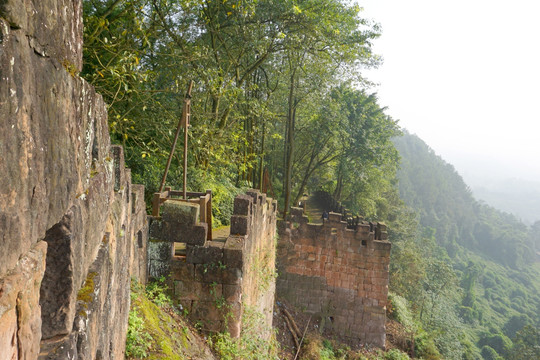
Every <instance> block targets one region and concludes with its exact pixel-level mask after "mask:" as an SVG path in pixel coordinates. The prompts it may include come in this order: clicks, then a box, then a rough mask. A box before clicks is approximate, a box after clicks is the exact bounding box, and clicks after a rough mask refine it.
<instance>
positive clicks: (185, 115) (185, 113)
mask: <svg viewBox="0 0 540 360" xmlns="http://www.w3.org/2000/svg"><path fill="white" fill-rule="evenodd" d="M191 89H193V80H191V81H190V82H189V86H188V91H187V93H186V97H185V98H184V108H183V109H182V117H181V119H180V121H179V122H178V126H177V127H176V133H175V135H174V141H173V144H172V147H171V152H170V153H169V159H168V160H167V165H166V166H165V171H164V173H163V178H162V179H161V185H160V186H159V192H162V191H163V187H164V186H165V181H166V180H167V173H168V172H169V168H170V166H171V160H172V157H173V155H174V149H175V148H176V143H177V142H178V135H180V129H181V128H182V127H185V131H184V132H185V136H184V139H185V142H184V199H186V190H185V189H186V179H187V176H186V169H187V156H186V154H187V127H188V125H189V116H190V114H191V108H190V107H191ZM186 107H187V108H186Z"/></svg>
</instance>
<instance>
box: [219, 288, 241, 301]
mask: <svg viewBox="0 0 540 360" xmlns="http://www.w3.org/2000/svg"><path fill="white" fill-rule="evenodd" d="M223 297H224V298H225V300H226V301H227V302H229V303H232V302H238V303H240V302H241V301H242V287H241V286H240V285H227V284H224V285H223Z"/></svg>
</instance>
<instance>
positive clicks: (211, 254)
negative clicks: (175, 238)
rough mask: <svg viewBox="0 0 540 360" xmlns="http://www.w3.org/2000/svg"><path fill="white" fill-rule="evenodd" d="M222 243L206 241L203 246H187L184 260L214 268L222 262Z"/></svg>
mask: <svg viewBox="0 0 540 360" xmlns="http://www.w3.org/2000/svg"><path fill="white" fill-rule="evenodd" d="M223 245H224V244H223V243H222V242H219V241H208V242H207V243H206V244H205V245H204V246H196V245H195V246H194V245H189V244H188V246H187V255H186V261H187V262H188V263H190V264H204V265H205V266H207V267H208V268H214V267H217V266H219V265H220V264H223Z"/></svg>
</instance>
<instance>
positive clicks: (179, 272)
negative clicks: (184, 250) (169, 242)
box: [171, 260, 195, 280]
mask: <svg viewBox="0 0 540 360" xmlns="http://www.w3.org/2000/svg"><path fill="white" fill-rule="evenodd" d="M171 278H172V279H173V280H189V279H194V278H195V266H194V265H193V264H189V263H187V262H186V261H183V260H172V261H171Z"/></svg>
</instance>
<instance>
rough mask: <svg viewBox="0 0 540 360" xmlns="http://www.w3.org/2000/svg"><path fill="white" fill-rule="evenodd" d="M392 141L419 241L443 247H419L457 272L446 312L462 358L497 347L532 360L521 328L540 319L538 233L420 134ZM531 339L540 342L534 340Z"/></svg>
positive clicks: (401, 187)
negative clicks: (488, 199)
mask: <svg viewBox="0 0 540 360" xmlns="http://www.w3.org/2000/svg"><path fill="white" fill-rule="evenodd" d="M394 143H395V144H396V148H397V149H398V150H399V152H400V155H401V157H402V159H401V167H400V170H399V172H398V177H399V184H400V185H399V190H400V195H401V197H402V199H403V200H404V201H405V203H406V204H407V205H409V206H410V207H411V208H413V209H414V210H415V211H416V213H417V214H418V220H419V223H420V228H421V229H423V230H422V232H423V236H422V237H423V238H424V240H423V241H424V243H423V244H421V245H422V247H425V244H426V243H427V244H429V247H431V249H438V250H436V251H435V252H433V251H432V254H433V253H437V252H439V254H438V255H435V256H434V257H433V256H432V255H431V254H430V253H429V251H428V253H426V250H425V249H424V250H422V251H421V252H420V253H421V254H422V256H427V257H428V259H426V260H424V261H428V262H430V261H432V260H431V259H430V258H439V259H445V260H443V261H444V263H445V266H449V267H450V268H448V269H446V270H445V271H450V272H452V273H453V274H454V276H455V277H456V279H455V280H456V285H457V286H458V287H457V288H456V289H454V290H458V292H457V294H456V293H454V294H451V293H447V294H446V296H445V297H446V299H447V300H450V303H449V305H450V306H449V308H448V311H449V312H450V313H452V312H454V313H455V315H456V318H455V319H454V320H456V321H457V322H456V323H455V324H456V327H455V328H454V329H455V330H458V329H459V330H458V331H459V332H460V333H461V335H459V336H458V338H460V339H461V340H460V343H461V346H463V349H462V351H464V354H465V358H478V356H480V355H481V356H482V357H483V358H495V357H493V356H495V355H496V354H495V353H493V351H492V350H495V351H496V352H497V354H498V355H497V356H503V357H504V358H519V359H522V358H523V359H525V358H531V359H532V358H534V357H520V355H519V354H518V353H517V349H519V344H520V341H521V340H520V338H519V336H518V338H517V340H516V334H517V333H518V331H520V330H522V329H523V328H525V330H523V331H524V332H526V331H528V330H530V329H531V328H526V326H527V325H531V326H536V327H538V326H539V325H540V324H539V316H538V314H539V313H540V272H539V266H538V265H539V264H538V258H537V256H536V255H535V253H534V239H535V237H536V236H537V235H536V233H535V232H534V230H533V229H529V228H528V227H527V226H526V225H524V224H523V223H521V222H519V221H518V220H516V219H515V218H514V217H513V216H512V215H510V214H506V213H502V212H500V211H498V210H496V209H494V208H491V207H489V206H486V205H484V204H481V203H479V202H477V201H476V200H475V199H474V198H473V197H472V195H471V192H470V190H469V189H468V187H467V186H466V184H465V183H464V182H463V180H462V179H461V177H460V176H459V174H457V173H456V171H455V170H454V168H453V167H452V165H450V164H448V163H446V162H445V161H444V160H442V159H441V158H440V157H439V156H437V155H436V154H435V153H434V151H433V150H431V149H430V148H429V147H428V146H427V145H426V144H425V143H424V142H423V141H422V140H421V139H419V138H418V137H417V136H415V135H410V134H408V133H405V134H404V136H402V137H399V138H396V139H394ZM426 239H427V240H426ZM429 239H431V240H432V242H429ZM441 253H442V254H443V255H441ZM409 256H413V254H410V255H409ZM402 257H403V255H400V258H399V259H396V264H395V266H398V263H400V262H402V261H403V260H404V259H403V258H402ZM415 262H416V261H415ZM394 280H395V279H394ZM396 290H397V289H394V291H396ZM402 293H406V292H405V291H402ZM448 329H451V327H449V328H448ZM536 331H537V330H536ZM536 334H537V335H536V336H538V332H537V333H536ZM528 336H530V334H529V335H528ZM512 339H514V340H515V343H514V345H513V344H512ZM530 340H531V341H532V342H535V341H536V346H538V339H537V338H535V337H534V336H532V337H531V339H530ZM473 345H476V346H473ZM512 346H514V350H512ZM488 347H489V348H488ZM475 348H476V349H475ZM529 355H530V354H529Z"/></svg>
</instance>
